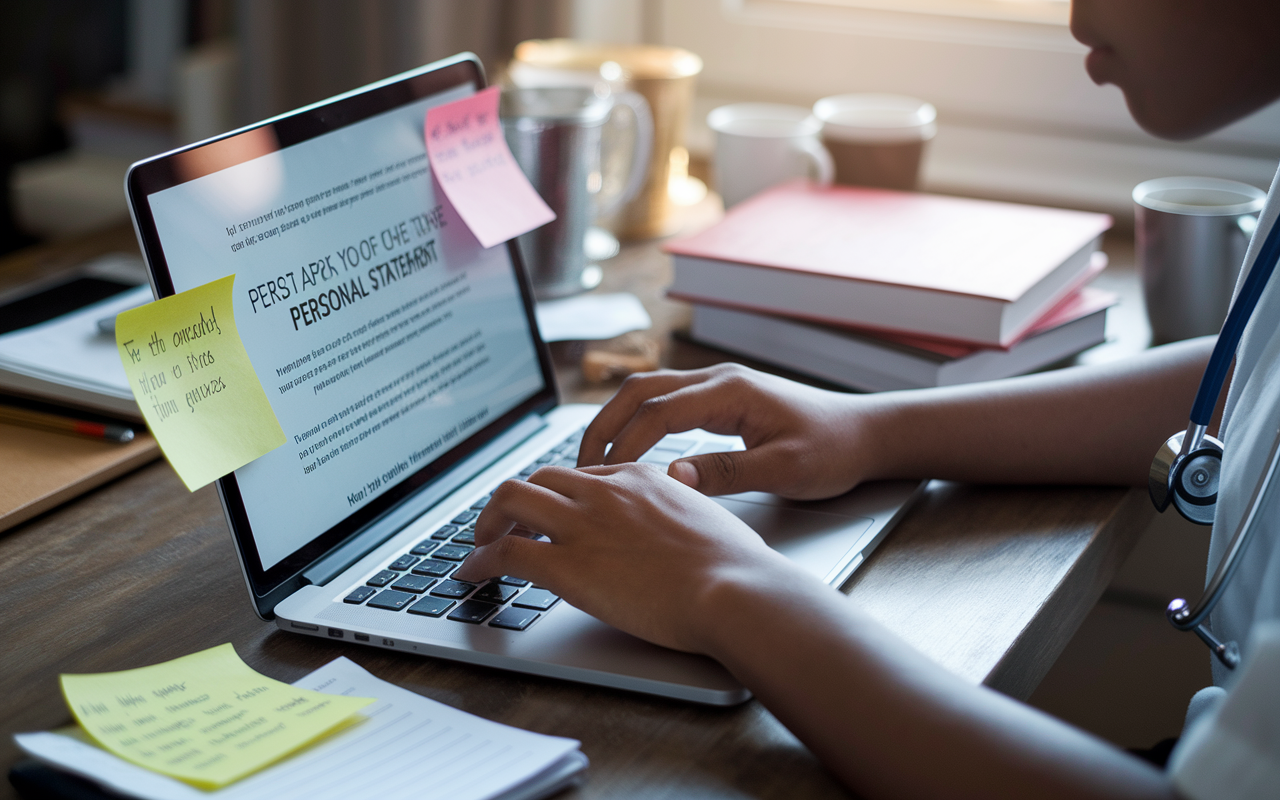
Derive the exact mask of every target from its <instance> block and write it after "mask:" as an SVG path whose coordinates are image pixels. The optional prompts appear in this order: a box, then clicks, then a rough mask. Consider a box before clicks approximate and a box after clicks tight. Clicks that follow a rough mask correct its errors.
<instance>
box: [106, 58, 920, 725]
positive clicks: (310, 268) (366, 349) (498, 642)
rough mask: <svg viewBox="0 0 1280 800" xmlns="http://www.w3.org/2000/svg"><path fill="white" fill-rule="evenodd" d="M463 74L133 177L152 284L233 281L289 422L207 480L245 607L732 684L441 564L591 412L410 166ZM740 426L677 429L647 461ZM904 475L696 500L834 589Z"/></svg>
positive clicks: (384, 93)
mask: <svg viewBox="0 0 1280 800" xmlns="http://www.w3.org/2000/svg"><path fill="white" fill-rule="evenodd" d="M484 80H485V79H484V73H483V70H482V67H481V65H480V63H479V61H478V60H477V59H476V57H475V56H473V55H471V54H462V55H459V56H456V57H454V58H451V59H447V60H445V61H440V62H436V63H434V64H430V65H428V66H425V67H422V68H420V69H416V70H413V71H410V72H407V73H404V74H401V75H397V76H395V77H392V78H388V79H386V80H384V81H381V82H378V83H375V84H372V85H370V86H367V87H364V88H361V89H357V90H355V91H352V92H348V93H346V94H343V95H340V96H338V97H335V98H332V99H330V100H326V101H323V102H320V103H316V104H315V105H311V106H308V107H306V108H302V109H300V110H298V111H294V112H291V113H288V114H284V115H281V116H279V117H275V118H273V119H270V120H267V121H265V122H262V123H260V124H257V125H253V126H250V127H247V128H242V129H240V130H238V131H234V132H232V133H229V134H226V135H224V136H221V137H218V138H215V139H211V140H208V141H205V142H200V143H198V144H194V145H191V146H189V147H186V148H183V149H180V150H176V151H173V152H171V153H166V154H164V155H160V156H157V157H155V158H151V159H148V160H146V161H142V162H139V163H137V164H135V165H133V167H132V168H131V169H130V171H129V174H128V177H127V178H126V192H127V194H128V198H129V206H130V211H131V213H132V216H133V222H134V226H135V229H136V231H137V234H138V239H139V242H140V243H141V245H142V252H143V255H144V258H145V261H146V263H147V268H148V273H149V277H150V281H151V285H152V289H153V291H154V293H155V294H156V296H157V297H165V296H168V295H171V294H174V293H175V292H182V291H185V290H188V289H192V288H194V287H197V286H200V285H203V284H205V283H207V282H209V281H212V280H215V279H218V278H222V277H225V276H227V275H230V274H234V275H235V276H236V277H235V283H234V289H233V296H234V301H233V307H234V311H235V321H236V325H237V327H238V329H239V332H240V335H241V338H242V339H243V340H244V344H245V348H246V350H247V351H248V354H249V357H250V359H251V361H252V363H253V365H254V369H255V371H256V372H257V375H258V377H259V379H260V380H261V382H262V385H263V387H264V389H265V390H266V393H267V396H268V397H269V398H270V401H271V405H272V407H273V409H274V410H275V413H276V416H277V417H278V418H279V420H280V424H281V427H282V428H283V429H284V432H285V435H286V439H287V441H286V444H285V445H284V446H282V447H280V448H278V449H276V450H274V451H272V452H270V453H268V454H266V455H264V456H262V457H261V458H259V459H257V460H256V461H253V462H251V463H250V464H248V465H246V466H244V467H241V468H240V469H238V470H236V471H235V472H234V473H233V474H230V475H227V476H226V477H224V478H222V479H220V480H219V481H218V482H217V489H218V496H219V498H220V499H221V501H222V507H223V510H224V512H225V515H226V520H227V526H228V528H229V529H230V531H231V536H232V539H233V540H234V543H235V549H236V552H237V554H238V556H239V560H240V566H241V569H242V571H243V573H244V579H245V584H246V586H247V587H248V590H249V597H250V600H251V601H252V603H253V607H254V610H255V611H256V612H257V613H258V615H259V616H261V617H262V618H263V619H266V620H270V619H274V620H275V623H276V624H277V625H278V626H279V627H280V628H281V629H283V630H285V631H288V632H291V633H296V634H303V635H309V636H318V637H322V638H326V639H339V640H342V641H345V642H351V643H354V644H361V645H366V646H369V647H378V648H383V649H389V650H398V651H404V652H409V653H416V654H419V655H423V656H432V657H438V658H447V659H453V660H456V661H462V662H467V663H471V664H481V665H484V666H489V667H497V668H500V669H508V670H515V671H519V672H524V673H531V674H536V675H543V676H550V677H553V678H561V679H566V680H572V681H581V682H585V683H591V684H597V685H602V686H608V687H614V688H618V689H625V690H630V691H637V692H646V693H651V694H656V695H662V696H666V697H672V698H679V699H683V700H688V701H693V702H700V703H710V704H717V705H729V704H734V703H738V702H741V701H743V700H745V699H747V698H748V697H749V693H748V692H747V690H746V689H745V688H744V687H743V686H742V685H741V684H740V683H739V682H738V681H737V680H735V679H734V678H733V676H732V675H730V674H729V673H728V672H727V671H726V670H725V669H724V668H723V667H721V666H720V665H719V664H717V663H716V662H714V661H712V660H711V659H708V658H704V657H702V656H697V655H692V654H688V653H680V652H675V651H672V650H667V649H664V648H661V647H657V646H655V645H651V644H649V643H647V642H644V641H642V640H640V639H637V638H635V637H632V636H629V635H627V634H625V633H622V632H621V631H618V630H616V629H614V628H611V627H609V626H608V625H605V624H603V623H601V622H600V621H598V620H596V619H594V618H592V617H590V616H589V615H587V614H585V613H583V612H582V611H580V610H578V609H576V608H574V607H572V606H570V605H569V604H568V603H566V602H564V601H562V600H560V598H558V597H556V596H555V595H554V594H552V593H551V592H550V591H548V590H547V589H544V588H541V587H536V586H531V585H529V584H528V583H527V582H526V581H523V580H522V579H521V578H520V576H504V577H503V578H501V579H500V580H494V581H490V582H488V583H486V584H484V585H480V586H476V585H472V584H467V583H463V582H460V581H454V580H451V579H450V575H451V573H452V572H453V570H454V569H456V568H457V566H458V564H459V563H460V562H461V560H462V559H464V558H465V557H466V554H467V553H468V552H470V550H471V546H472V543H473V541H474V540H473V538H472V536H473V526H474V523H475V519H476V517H477V516H478V514H479V512H480V511H481V510H482V508H483V506H484V503H485V501H486V498H487V497H488V496H489V493H490V492H492V491H493V489H494V488H495V487H497V486H498V485H499V484H500V483H502V482H503V481H506V480H510V479H516V480H519V479H523V478H525V477H527V476H528V475H530V474H531V473H532V471H533V470H535V469H536V468H537V467H539V466H541V465H543V464H566V465H570V466H572V465H573V464H574V462H575V459H576V455H577V442H578V439H579V437H580V436H581V434H582V431H583V429H584V427H585V426H586V425H587V424H588V423H589V422H590V421H591V419H592V417H593V416H594V415H595V414H596V412H597V411H598V407H596V406H588V405H561V404H560V403H559V402H558V397H557V390H556V385H555V378H554V373H553V370H552V365H551V360H550V357H549V355H548V351H547V348H546V346H545V344H544V343H543V342H542V340H541V339H540V337H539V335H538V328H537V324H536V321H535V317H534V306H533V294H532V291H531V288H530V285H529V280H528V277H527V275H526V274H525V271H524V269H523V268H522V266H521V262H520V256H519V253H518V251H517V248H516V245H515V243H514V242H508V243H506V244H504V245H498V246H495V247H491V248H488V249H485V248H483V247H482V246H481V245H480V244H479V243H478V242H477V241H476V240H475V238H474V237H473V236H472V235H471V233H470V231H469V230H468V229H467V227H466V225H465V223H464V222H463V221H462V219H461V218H460V217H459V216H458V215H457V214H456V212H455V211H454V210H453V208H452V207H451V206H450V205H449V203H448V202H447V200H446V198H445V197H444V195H443V192H442V191H441V190H440V188H439V186H438V185H437V184H436V183H435V181H434V178H433V175H432V172H431V167H430V164H429V163H428V161H427V155H426V152H425V147H424V142H423V121H424V117H425V115H426V112H427V109H428V108H431V107H433V106H435V105H439V104H442V103H448V102H451V101H454V100H457V99H459V98H463V97H466V96H468V95H470V94H472V93H474V92H476V91H477V90H479V89H480V88H483V86H484ZM742 446H743V445H742V442H741V440H740V439H738V438H736V437H728V436H718V435H715V434H711V433H708V432H705V431H689V432H687V433H681V434H678V435H675V436H669V437H667V438H666V439H664V440H663V441H662V442H660V443H659V444H658V445H657V446H656V447H655V448H654V449H652V450H651V451H649V452H648V453H646V454H645V456H644V457H643V459H642V460H643V461H647V462H650V463H653V464H655V465H657V466H659V467H662V466H664V465H665V464H667V463H669V462H670V461H672V460H674V459H676V458H680V457H682V456H685V455H688V454H694V453H700V452H702V453H705V452H714V451H717V450H719V451H726V450H732V449H740V448H742ZM920 485H921V484H919V483H918V482H915V481H907V482H885V483H876V484H869V485H866V486H862V487H859V488H858V489H856V490H855V491H853V492H851V493H850V494H848V495H846V496H844V497H840V498H836V499H833V500H828V501H824V502H819V503H803V504H801V503H792V502H788V501H785V500H782V499H781V498H778V497H774V496H771V495H766V494H760V493H753V494H744V495H735V496H732V497H724V498H718V500H717V502H720V503H722V504H723V505H725V506H726V507H727V508H729V509H730V510H732V511H733V512H734V513H736V514H738V515H739V516H740V517H741V518H742V519H744V520H745V521H746V522H747V524H748V525H750V526H751V527H752V528H754V529H755V530H756V531H757V532H759V533H760V535H761V536H763V537H764V538H765V539H766V540H767V541H768V542H769V543H770V544H771V545H772V546H774V547H776V548H777V549H778V550H780V551H781V552H783V553H784V554H786V555H787V556H789V557H791V558H793V559H795V560H796V561H797V562H799V563H800V564H802V565H803V566H804V567H805V568H806V569H808V570H809V571H810V572H812V573H813V574H814V575H815V576H817V577H819V578H820V579H822V580H824V581H826V582H827V583H828V584H830V585H832V586H835V587H838V586H840V585H841V584H842V583H844V582H845V581H846V580H847V579H848V578H849V576H850V575H851V574H852V573H853V571H854V570H855V569H856V568H857V567H858V565H859V564H861V563H862V561H863V560H864V559H865V558H866V556H867V554H868V553H869V552H870V551H871V550H872V549H873V548H874V547H875V546H876V544H877V543H878V542H879V541H880V540H881V539H882V538H883V537H884V536H885V534H886V533H887V532H888V531H889V529H890V528H891V527H892V526H893V524H894V523H895V522H896V521H897V519H898V518H899V517H900V516H901V515H902V513H903V512H904V510H905V509H906V507H907V506H908V505H909V504H910V502H911V500H912V499H913V498H914V497H915V496H916V494H917V493H918V490H919V488H920ZM638 602H643V598H639V599H638Z"/></svg>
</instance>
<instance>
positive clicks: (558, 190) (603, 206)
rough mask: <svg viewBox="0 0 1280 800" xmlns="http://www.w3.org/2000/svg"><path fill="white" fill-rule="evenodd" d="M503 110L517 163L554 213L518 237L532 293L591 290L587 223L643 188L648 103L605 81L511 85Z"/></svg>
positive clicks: (540, 295) (559, 294)
mask: <svg viewBox="0 0 1280 800" xmlns="http://www.w3.org/2000/svg"><path fill="white" fill-rule="evenodd" d="M620 108H624V109H627V110H628V111H629V112H630V113H628V114H618V110H619V109H620ZM500 114H501V117H502V130H503V132H504V133H505V134H506V138H507V145H508V146H509V147H510V148H511V153H512V155H514V156H515V159H516V163H518V164H519V165H520V168H521V169H522V170H524V174H525V175H526V176H528V178H529V181H530V183H532V184H533V188H535V189H537V190H538V194H540V195H542V199H543V200H545V201H546V202H547V205H549V206H551V209H552V210H553V211H555V212H556V219H555V221H553V222H550V223H547V224H546V225H543V226H542V227H541V228H538V229H537V230H534V231H530V232H529V233H526V234H524V235H522V236H520V237H519V238H517V240H516V242H517V244H518V246H519V247H520V255H521V256H522V257H523V258H524V263H525V268H526V269H528V271H529V276H530V279H531V280H532V281H533V288H534V294H535V295H536V296H537V297H538V299H540V300H545V299H548V298H552V297H564V296H566V295H571V294H575V293H577V292H581V291H583V290H585V289H589V288H591V285H590V284H591V283H592V282H591V281H587V282H586V283H584V280H583V276H584V271H585V270H586V267H587V257H586V251H585V248H584V244H585V240H586V235H587V228H588V226H590V224H591V222H592V221H593V220H595V219H596V218H597V217H601V216H605V215H608V214H611V213H613V212H614V211H615V210H617V209H618V208H621V207H622V205H623V204H624V203H626V202H627V201H628V200H630V199H631V198H633V197H635V196H636V193H637V192H639V191H640V187H641V185H642V184H643V181H644V178H645V170H646V169H648V165H649V151H650V150H651V148H652V139H653V121H652V119H651V117H650V115H649V105H648V103H646V102H645V99H644V98H643V97H641V96H640V95H638V94H636V93H635V92H620V93H617V94H614V93H611V92H609V91H608V90H607V89H605V88H603V87H557V88H536V89H508V90H506V91H504V92H503V94H502V103H501V105H500ZM621 143H631V148H630V149H631V157H630V159H629V160H625V161H623V162H622V163H623V164H624V165H626V167H627V169H626V172H625V173H623V174H621V175H616V174H611V173H613V172H617V171H618V170H616V169H613V168H612V167H611V165H612V164H615V163H618V162H619V159H617V158H615V157H611V156H612V154H613V153H614V152H615V150H616V148H617V147H619V146H621ZM597 275H598V273H597ZM598 280H599V279H598V277H597V278H596V281H597V282H598Z"/></svg>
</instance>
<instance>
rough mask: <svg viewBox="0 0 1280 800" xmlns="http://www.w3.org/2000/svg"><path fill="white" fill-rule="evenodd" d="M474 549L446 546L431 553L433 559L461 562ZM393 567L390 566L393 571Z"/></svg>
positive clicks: (462, 546) (458, 545)
mask: <svg viewBox="0 0 1280 800" xmlns="http://www.w3.org/2000/svg"><path fill="white" fill-rule="evenodd" d="M474 549H475V548H474V547H466V546H465V545H460V544H446V545H445V546H444V547H441V548H440V549H439V550H437V551H435V552H434V553H432V557H433V558H441V559H444V560H445V561H461V560H462V559H464V558H466V557H467V554H468V553H470V552H471V551H472V550H474ZM394 567H395V565H394V564H393V565H392V568H393V569H394Z"/></svg>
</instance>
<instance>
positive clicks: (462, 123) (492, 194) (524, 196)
mask: <svg viewBox="0 0 1280 800" xmlns="http://www.w3.org/2000/svg"><path fill="white" fill-rule="evenodd" d="M425 135H426V138H427V158H428V159H430V161H431V169H432V170H433V171H434V172H435V176H436V180H437V181H439V183H440V186H441V188H443V189H444V193H445V194H446V195H448V197H449V202H451V203H453V207H454V208H456V209H457V210H458V214H459V216H461V217H462V219H463V221H464V222H466V223H467V227H469V228H470V229H471V232H472V233H473V234H475V237H476V239H478V240H479V241H480V244H482V245H484V246H485V247H493V246H494V245H495V244H499V243H501V242H505V241H507V240H508V239H512V238H514V237H516V236H519V235H520V234H522V233H528V232H529V231H531V230H533V229H534V228H536V227H538V226H540V225H545V224H546V223H548V222H550V221H551V220H553V219H555V218H556V214H555V212H554V211H552V210H551V208H550V207H549V206H547V204H546V203H545V202H543V200H542V198H541V197H539V196H538V193H537V191H535V190H534V188H533V186H531V185H530V184H529V179H528V178H526V177H525V175H524V173H523V172H521V171H520V165H519V164H517V163H516V159H515V157H514V156H512V155H511V150H509V149H508V148H507V140H506V139H504V138H503V136H502V123H501V122H500V121H499V119H498V87H496V86H490V87H489V88H488V89H484V90H481V91H479V92H476V93H475V94H473V95H472V96H470V97H467V98H464V99H462V100H455V101H454V102H452V103H447V104H445V105H442V106H436V107H435V108H431V109H428V111H427V124H426V129H425Z"/></svg>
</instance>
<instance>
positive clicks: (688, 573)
mask: <svg viewBox="0 0 1280 800" xmlns="http://www.w3.org/2000/svg"><path fill="white" fill-rule="evenodd" d="M529 532H533V533H540V534H544V535H545V536H547V537H549V538H550V539H551V541H550V542H543V541H536V540H534V539H531V538H528V536H522V535H519V534H521V533H526V534H527V533H529ZM476 545H477V549H476V550H475V551H474V552H473V553H472V554H471V555H470V556H469V557H468V558H467V560H466V562H464V563H463V565H462V566H461V567H460V568H459V569H458V571H457V572H456V573H455V577H457V578H458V579H459V580H465V581H480V580H484V579H485V578H491V577H494V576H497V575H516V576H519V577H521V578H525V579H528V580H531V581H533V582H534V583H536V584H538V585H539V586H545V587H547V588H548V589H550V590H551V591H553V592H555V593H556V594H558V595H560V596H561V597H563V598H564V599H565V600H566V601H568V602H569V603H571V604H572V605H574V606H576V607H578V608H580V609H582V610H583V611H586V612H587V613H588V614H591V615H592V616H595V617H597V618H599V619H601V620H603V621H605V622H607V623H609V624H610V625H613V626H614V627H617V628H620V629H622V630H624V631H627V632H628V633H631V634H634V635H636V636H639V637H641V638H644V639H648V640H649V641H651V642H656V643H658V644H661V645H665V646H667V647H674V648H677V649H680V650H687V651H692V652H707V651H708V649H709V642H710V638H711V635H712V633H713V631H712V630H711V628H712V627H713V626H714V625H715V624H716V620H717V619H718V618H719V616H718V613H717V612H716V608H717V603H716V597H717V594H718V592H719V590H720V589H723V588H726V587H730V586H736V587H741V586H747V585H749V586H754V587H757V588H763V587H765V586H766V585H768V584H769V582H770V581H772V580H783V581H788V582H791V583H794V582H795V581H811V580H813V579H812V578H811V577H809V576H808V575H807V574H806V573H803V572H801V571H800V570H799V569H798V568H797V567H795V566H794V565H793V564H791V562H789V561H787V559H786V558H784V557H783V556H781V555H779V554H778V553H776V552H774V551H773V550H771V549H769V547H768V546H767V545H765V543H764V542H763V541H762V540H761V539H760V537H759V536H758V535H756V533H755V531H753V530H751V529H750V528H748V527H747V526H746V525H745V524H744V523H743V522H742V521H741V520H739V519H738V518H737V517H735V516H733V515H732V514H730V513H729V512H728V511H726V510H725V509H723V508H721V507H720V506H719V505H717V504H716V503H715V502H714V501H712V500H710V499H708V498H706V497H704V496H702V495H701V494H699V493H698V492H695V491H694V490H692V489H690V488H689V487H687V486H685V485H683V484H681V483H679V482H677V481H674V480H672V479H671V478H669V477H667V476H666V475H663V474H662V473H661V472H660V471H659V470H658V469H656V468H654V467H651V466H649V465H646V464H618V465H612V466H606V467H590V468H587V469H579V470H573V469H568V468H565V467H544V468H542V469H540V470H538V471H537V472H535V473H534V474H533V476H532V477H530V479H529V480H528V481H508V482H506V483H504V484H502V485H501V486H499V487H498V489H497V491H495V492H494V493H493V499H491V500H490V501H489V504H488V506H486V507H485V509H484V512H483V513H482V514H481V515H480V518H479V519H478V520H477V521H476Z"/></svg>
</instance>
